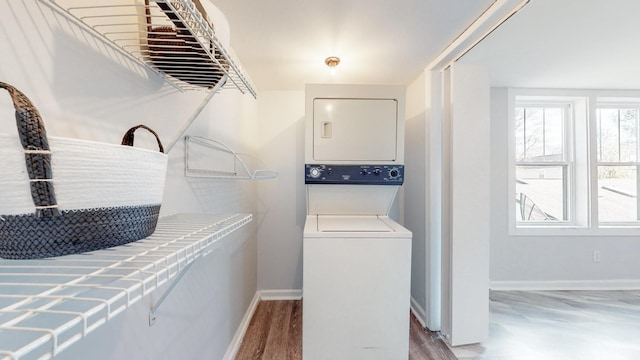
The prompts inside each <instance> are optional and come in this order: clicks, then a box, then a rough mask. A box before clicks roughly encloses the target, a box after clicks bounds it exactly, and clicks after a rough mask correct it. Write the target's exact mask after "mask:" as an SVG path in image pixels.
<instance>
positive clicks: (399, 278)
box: [302, 85, 411, 360]
mask: <svg viewBox="0 0 640 360" xmlns="http://www.w3.org/2000/svg"><path fill="white" fill-rule="evenodd" d="M306 91H307V94H306V95H307V104H306V113H307V119H306V120H307V123H306V125H307V126H306V130H307V132H306V147H305V162H306V164H305V184H306V190H307V218H306V223H305V227H304V235H303V236H304V237H303V306H302V309H303V310H302V312H303V315H302V316H303V318H302V323H303V329H302V339H303V343H302V351H303V359H305V360H324V359H331V360H341V359H345V360H346V359H349V360H352V359H384V360H394V359H402V360H406V359H407V358H408V356H409V355H408V354H409V309H410V276H411V232H410V231H408V230H407V229H405V228H404V227H402V226H401V225H400V224H398V223H397V222H395V221H393V220H392V219H390V218H389V212H390V209H391V207H392V204H393V202H394V199H395V197H396V195H397V192H398V189H399V188H400V186H401V185H402V183H403V181H404V165H403V163H402V162H403V154H404V153H403V147H404V136H403V134H404V109H403V108H404V88H402V87H386V86H357V85H338V86H336V85H307V89H306Z"/></svg>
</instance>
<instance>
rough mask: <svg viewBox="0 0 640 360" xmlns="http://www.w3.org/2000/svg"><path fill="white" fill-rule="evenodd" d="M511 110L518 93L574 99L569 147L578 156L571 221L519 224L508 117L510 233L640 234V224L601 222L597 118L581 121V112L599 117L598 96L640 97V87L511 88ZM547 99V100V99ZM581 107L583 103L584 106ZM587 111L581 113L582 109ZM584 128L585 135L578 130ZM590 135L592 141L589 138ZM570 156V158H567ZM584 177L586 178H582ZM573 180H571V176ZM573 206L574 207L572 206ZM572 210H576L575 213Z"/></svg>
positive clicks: (512, 126) (512, 135) (512, 137)
mask: <svg viewBox="0 0 640 360" xmlns="http://www.w3.org/2000/svg"><path fill="white" fill-rule="evenodd" d="M507 97H508V98H507V106H508V109H507V114H509V115H508V116H513V114H515V108H516V97H522V98H524V99H526V97H531V99H532V100H533V99H535V100H537V101H538V102H543V101H545V100H549V101H548V102H549V103H554V102H555V103H557V102H558V101H565V100H567V101H568V102H572V103H573V104H575V106H573V115H572V116H571V119H568V120H569V121H570V125H569V126H571V127H570V128H569V129H568V131H567V132H568V134H567V136H568V137H569V138H568V139H567V140H568V141H569V142H568V143H567V147H570V149H568V151H570V152H571V154H568V156H575V158H573V159H571V161H572V162H574V164H575V165H574V166H571V167H570V168H571V170H570V172H571V174H570V175H569V176H570V177H571V179H576V180H575V181H574V184H569V188H570V190H569V191H570V194H569V196H570V200H569V201H570V203H569V206H570V207H571V209H570V210H569V211H570V213H569V219H570V220H571V219H573V221H569V222H554V223H553V224H549V223H527V224H521V223H520V224H516V203H515V201H513V199H514V194H515V193H516V189H515V187H516V177H515V165H516V159H515V123H514V121H512V118H509V121H507V124H508V136H509V139H507V144H508V149H507V151H508V156H507V159H508V161H507V162H508V165H507V166H508V171H507V173H508V189H507V191H508V196H507V199H508V207H507V209H508V227H509V228H508V233H509V235H511V236H638V235H639V234H640V224H631V223H625V224H620V225H617V224H613V223H606V224H604V225H599V226H597V225H598V209H597V196H598V192H597V186H598V184H597V181H593V180H592V179H597V166H595V165H597V156H596V155H597V152H596V151H597V149H596V146H595V144H596V143H597V137H596V136H597V134H596V131H595V129H596V122H595V121H586V122H582V123H581V122H580V120H579V118H580V117H581V116H583V117H585V118H586V117H587V116H588V118H589V119H595V112H596V106H595V105H596V99H607V98H611V99H623V101H624V99H627V98H633V97H635V98H640V90H566V89H522V88H510V89H507ZM545 102H546V101H545ZM580 107H582V108H581V109H580ZM581 111H582V112H584V113H583V114H582V113H579V112H581ZM579 132H582V136H583V137H582V139H583V140H581V139H580V137H579V136H577V133H579ZM587 134H588V136H589V142H588V143H587V144H584V143H581V141H582V142H585V141H586V139H587ZM576 146H578V147H580V146H582V147H584V146H589V147H588V152H586V151H583V152H582V154H580V153H579V152H578V151H576V148H575V147H576ZM567 160H570V159H567ZM578 179H581V180H582V181H578ZM570 181H571V180H570ZM579 193H583V194H584V193H588V196H586V197H584V196H577V194H579ZM572 209H573V210H572ZM571 211H575V212H574V213H573V214H572V213H571ZM572 216H573V217H572Z"/></svg>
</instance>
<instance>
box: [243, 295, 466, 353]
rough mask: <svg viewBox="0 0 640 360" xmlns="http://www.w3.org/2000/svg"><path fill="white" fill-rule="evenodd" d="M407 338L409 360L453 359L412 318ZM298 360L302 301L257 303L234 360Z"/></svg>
mask: <svg viewBox="0 0 640 360" xmlns="http://www.w3.org/2000/svg"><path fill="white" fill-rule="evenodd" d="M409 338H410V339H409V359H410V360H455V359H456V358H455V356H454V355H453V353H452V352H451V351H450V350H449V349H448V348H447V346H446V345H445V344H444V342H443V341H442V340H441V339H440V338H439V336H438V334H437V333H435V332H430V331H426V330H424V329H422V326H421V325H420V324H419V323H418V320H416V319H415V318H414V317H413V316H412V317H411V323H410V330H409ZM300 359H302V301H301V300H277V301H261V302H260V303H259V304H258V307H257V309H256V312H255V313H254V315H253V318H252V319H251V322H250V323H249V327H248V328H247V332H246V334H245V336H244V339H243V340H242V344H241V345H240V349H239V350H238V354H237V355H236V360H300ZM363 360H364V359H363Z"/></svg>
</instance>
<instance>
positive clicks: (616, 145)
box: [596, 102, 640, 224]
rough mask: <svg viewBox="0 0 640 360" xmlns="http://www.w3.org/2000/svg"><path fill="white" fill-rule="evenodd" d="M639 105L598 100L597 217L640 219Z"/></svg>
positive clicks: (607, 220)
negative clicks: (639, 198) (639, 204)
mask: <svg viewBox="0 0 640 360" xmlns="http://www.w3.org/2000/svg"><path fill="white" fill-rule="evenodd" d="M639 107H640V106H638V105H622V106H621V105H616V104H608V103H606V102H600V103H598V107H597V110H596V118H597V147H598V149H597V154H598V155H597V158H598V160H597V167H598V220H599V222H600V223H602V224H606V223H629V222H637V221H638V219H639V218H638V196H637V194H638V171H639V170H640V163H639V162H638V113H639V110H638V109H639Z"/></svg>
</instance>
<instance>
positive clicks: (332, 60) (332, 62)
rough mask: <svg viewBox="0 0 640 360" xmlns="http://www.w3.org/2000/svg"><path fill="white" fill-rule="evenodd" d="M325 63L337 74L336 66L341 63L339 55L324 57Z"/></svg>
mask: <svg viewBox="0 0 640 360" xmlns="http://www.w3.org/2000/svg"><path fill="white" fill-rule="evenodd" d="M324 63H325V64H327V66H328V67H329V69H330V70H331V74H335V73H336V66H338V64H340V58H339V57H337V56H329V57H328V58H326V59H324Z"/></svg>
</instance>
